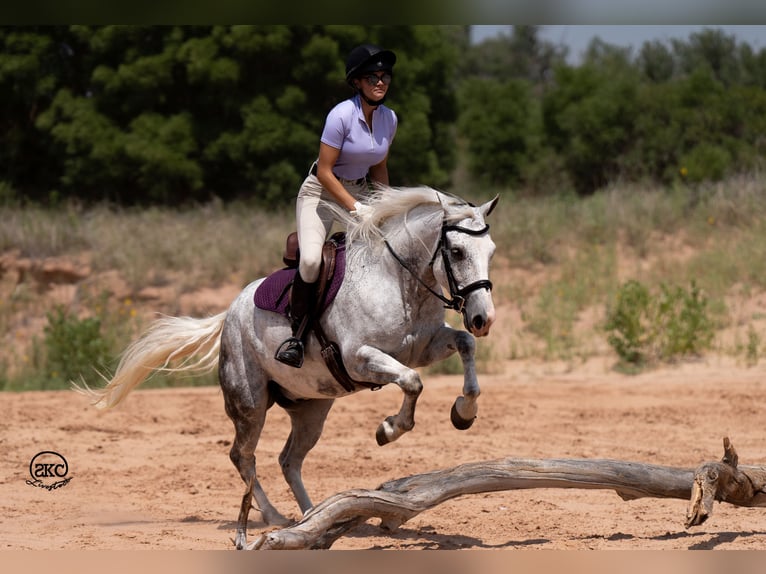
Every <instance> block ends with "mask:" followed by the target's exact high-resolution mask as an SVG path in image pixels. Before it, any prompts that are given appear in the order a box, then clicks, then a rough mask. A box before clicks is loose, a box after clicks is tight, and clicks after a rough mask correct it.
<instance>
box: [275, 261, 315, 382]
mask: <svg viewBox="0 0 766 574" xmlns="http://www.w3.org/2000/svg"><path fill="white" fill-rule="evenodd" d="M316 285H317V284H316V282H314V283H306V282H305V281H304V280H303V279H302V278H301V274H300V273H299V272H297V271H296V272H295V279H294V280H293V287H292V290H291V291H290V319H291V321H292V328H293V336H292V337H290V338H288V339H286V340H285V341H284V342H283V343H282V344H281V345H280V346H279V348H278V349H277V352H276V354H275V355H274V358H275V359H276V360H277V361H279V362H280V363H284V364H285V365H290V366H291V367H295V368H296V369H300V368H301V366H302V365H303V347H304V346H305V344H306V336H307V335H308V332H309V328H310V327H311V322H312V321H313V319H314V307H315V304H316Z"/></svg>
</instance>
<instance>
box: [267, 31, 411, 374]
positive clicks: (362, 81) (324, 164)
mask: <svg viewBox="0 0 766 574" xmlns="http://www.w3.org/2000/svg"><path fill="white" fill-rule="evenodd" d="M395 63H396V55H395V54H394V53H393V52H391V51H390V50H384V49H383V48H381V47H380V46H376V45H374V44H362V45H360V46H357V47H356V48H354V49H353V50H351V52H350V53H349V55H348V58H347V59H346V82H347V83H348V84H349V85H350V86H351V87H352V88H353V89H354V91H355V94H354V95H353V96H352V97H351V98H349V99H347V100H344V101H343V102H341V103H339V104H338V105H336V106H335V107H334V108H333V109H332V110H331V111H330V113H329V114H328V115H327V119H326V120H325V125H324V130H323V131H322V137H321V139H320V143H319V159H318V160H317V161H316V162H314V164H313V165H312V166H311V170H310V173H309V175H308V176H307V177H306V179H305V180H304V181H303V184H302V185H301V188H300V191H299V192H298V200H297V202H296V219H297V227H298V243H299V245H300V263H299V266H298V272H297V273H296V274H295V280H294V282H293V287H292V292H291V294H290V319H291V321H292V330H293V334H292V336H291V337H290V338H288V339H287V340H285V341H284V342H283V343H282V344H281V345H280V346H279V349H277V352H276V354H275V358H276V359H277V360H278V361H280V362H282V363H285V364H287V365H290V366H292V367H296V368H300V367H301V366H302V365H303V347H304V344H305V339H306V334H307V333H308V330H309V327H310V325H311V321H312V320H313V312H314V303H315V299H316V284H317V280H318V276H319V267H320V264H321V260H322V246H323V245H324V242H325V241H326V240H327V237H328V235H329V233H330V230H331V228H332V225H333V222H334V220H335V218H334V217H333V214H332V212H331V210H330V209H328V208H327V207H325V206H323V205H322V204H321V203H320V199H322V200H324V201H328V200H329V201H333V202H335V203H336V204H338V205H340V206H341V207H344V208H345V209H347V210H348V211H350V212H351V213H352V214H355V215H356V216H357V217H365V216H366V215H367V213H368V212H367V210H368V209H369V208H368V207H367V206H366V205H365V204H364V203H361V202H360V200H361V199H364V196H365V194H366V193H367V192H368V183H367V180H368V178H369V179H370V180H371V181H374V182H378V183H380V184H383V185H388V167H387V165H386V161H387V159H388V150H389V147H390V146H391V142H392V141H393V139H394V135H395V134H396V127H397V117H396V114H395V113H394V111H393V110H391V109H390V108H388V107H386V106H384V105H383V102H384V101H385V99H386V95H387V93H388V86H389V84H390V83H391V79H392V75H393V68H394V64H395Z"/></svg>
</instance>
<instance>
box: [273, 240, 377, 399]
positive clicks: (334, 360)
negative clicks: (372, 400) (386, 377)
mask: <svg viewBox="0 0 766 574" xmlns="http://www.w3.org/2000/svg"><path fill="white" fill-rule="evenodd" d="M344 239H345V234H344V233H343V232H342V231H339V232H337V233H335V234H334V235H333V236H332V237H330V239H328V240H327V241H326V242H325V244H324V246H323V247H322V263H321V265H320V267H319V279H318V285H317V300H316V305H315V309H322V305H323V303H324V300H325V297H326V296H327V292H328V290H329V288H330V285H331V284H332V279H333V276H334V275H335V256H336V253H337V251H338V244H339V243H341V242H342V241H344ZM282 260H283V261H284V263H285V265H287V266H288V267H297V266H298V262H299V260H300V249H299V247H298V234H297V233H296V232H292V233H291V234H290V235H289V236H288V237H287V242H286V244H285V253H284V256H283V257H282ZM296 273H297V271H296ZM311 330H313V331H314V335H315V336H316V338H317V341H319V346H320V348H321V352H322V358H323V359H324V362H325V365H327V368H328V369H329V371H330V373H332V376H333V377H335V380H336V381H338V383H340V385H341V386H342V387H343V388H344V389H346V390H347V391H348V392H355V391H356V390H357V388H358V387H360V386H361V387H366V388H368V389H372V390H373V391H376V390H378V389H380V388H381V387H382V386H383V385H379V384H377V383H370V382H368V381H357V380H356V379H353V378H351V375H349V374H348V371H347V370H346V366H345V365H344V364H343V357H342V356H341V352H340V348H339V347H338V344H337V343H336V342H335V341H331V340H330V339H329V338H328V337H327V334H326V333H325V332H324V329H323V328H322V325H321V324H320V322H319V317H316V318H315V319H314V321H312V325H311Z"/></svg>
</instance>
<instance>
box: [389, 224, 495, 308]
mask: <svg viewBox="0 0 766 574" xmlns="http://www.w3.org/2000/svg"><path fill="white" fill-rule="evenodd" d="M450 231H459V232H460V233H466V234H468V235H472V236H474V237H479V236H481V235H484V234H486V233H488V232H489V225H485V226H484V227H483V228H482V229H468V228H467V227H461V226H460V225H447V223H446V222H442V228H441V236H440V237H439V243H438V244H437V246H436V249H435V250H434V254H433V256H432V257H431V261H429V263H428V266H429V267H433V264H434V262H435V261H436V257H437V256H438V255H439V253H441V256H442V262H443V264H444V272H445V273H446V274H447V283H448V284H449V293H450V298H449V299H447V298H446V297H445V296H444V295H442V294H441V293H438V292H436V291H434V290H433V289H431V287H429V286H428V285H426V283H425V281H423V279H421V278H420V276H418V274H417V273H415V271H413V269H412V268H411V267H410V266H409V265H407V262H406V261H404V260H403V259H402V258H401V257H399V255H397V254H396V252H395V251H394V249H393V248H392V247H391V245H390V244H389V243H388V241H385V244H386V247H387V248H388V250H389V252H390V253H391V255H393V257H394V259H396V260H397V261H398V262H399V265H401V266H402V267H404V268H405V269H406V270H407V271H409V272H410V274H411V275H412V276H413V277H414V278H415V279H417V280H418V282H419V283H420V284H421V285H422V286H423V287H425V288H426V289H428V291H429V292H430V293H431V294H432V295H433V296H434V297H437V298H438V299H440V300H441V301H443V302H444V307H445V308H446V309H453V310H455V311H457V312H458V313H463V314H465V300H466V299H467V298H468V295H470V294H471V293H472V292H474V291H476V290H478V289H487V290H488V291H491V290H492V281H490V280H489V279H480V280H478V281H474V282H473V283H470V284H469V285H466V286H465V287H462V288H461V287H459V286H458V284H457V281H456V280H455V274H454V273H453V271H452V263H450V259H449V252H450V248H449V244H448V241H447V233H449V232H450Z"/></svg>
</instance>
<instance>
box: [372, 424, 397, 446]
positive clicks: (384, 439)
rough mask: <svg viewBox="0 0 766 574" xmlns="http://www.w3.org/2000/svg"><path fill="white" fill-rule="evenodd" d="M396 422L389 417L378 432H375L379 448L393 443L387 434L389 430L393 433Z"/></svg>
mask: <svg viewBox="0 0 766 574" xmlns="http://www.w3.org/2000/svg"><path fill="white" fill-rule="evenodd" d="M393 420H394V417H388V418H386V420H384V421H383V422H382V423H380V425H379V426H378V430H376V431H375V440H376V441H377V443H378V446H385V445H387V444H388V443H390V442H391V439H390V438H389V434H388V433H387V432H386V430H387V429H388V430H389V432H391V431H393V427H392V424H391V423H392V422H393Z"/></svg>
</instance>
